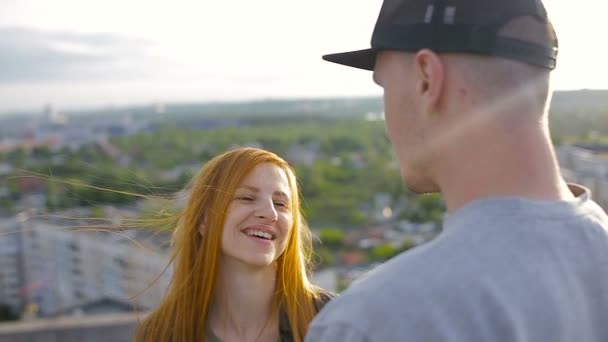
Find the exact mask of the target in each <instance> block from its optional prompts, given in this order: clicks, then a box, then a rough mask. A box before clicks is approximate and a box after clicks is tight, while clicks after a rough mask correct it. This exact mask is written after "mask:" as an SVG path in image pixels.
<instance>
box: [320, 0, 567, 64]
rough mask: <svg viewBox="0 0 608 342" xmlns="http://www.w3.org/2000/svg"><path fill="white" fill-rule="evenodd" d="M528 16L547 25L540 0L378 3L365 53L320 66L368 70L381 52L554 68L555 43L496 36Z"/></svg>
mask: <svg viewBox="0 0 608 342" xmlns="http://www.w3.org/2000/svg"><path fill="white" fill-rule="evenodd" d="M522 16H532V17H535V18H537V19H538V20H540V21H542V22H544V23H547V22H548V21H549V19H548V17H547V11H546V10H545V7H544V5H543V3H542V2H541V0H384V3H383V4H382V8H381V10H380V15H379V16H378V20H377V22H376V26H375V28H374V32H373V34H372V41H371V48H370V49H365V50H358V51H350V52H343V53H335V54H330V55H325V56H323V59H324V60H326V61H330V62H334V63H338V64H343V65H347V66H351V67H355V68H359V69H366V70H373V69H374V65H375V64H376V55H377V53H378V51H381V50H398V51H410V52H416V51H419V50H421V49H424V48H428V49H431V50H433V51H435V52H437V53H470V54H477V55H487V56H496V57H503V58H509V59H513V60H517V61H521V62H525V63H528V64H532V65H536V66H539V67H544V68H548V69H555V66H556V61H557V50H558V49H557V47H558V44H557V39H555V40H553V39H551V41H548V42H547V44H546V45H540V44H536V43H532V42H528V41H524V40H521V39H514V38H510V37H504V36H499V35H498V32H499V31H500V29H501V28H502V27H503V26H504V25H505V24H507V23H508V22H509V21H510V20H512V19H514V18H517V17H522Z"/></svg>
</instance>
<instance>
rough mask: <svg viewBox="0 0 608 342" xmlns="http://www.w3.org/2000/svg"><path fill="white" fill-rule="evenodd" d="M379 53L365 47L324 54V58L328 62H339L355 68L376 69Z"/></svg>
mask: <svg viewBox="0 0 608 342" xmlns="http://www.w3.org/2000/svg"><path fill="white" fill-rule="evenodd" d="M377 53H378V51H377V50H374V49H365V50H357V51H350V52H342V53H334V54H330V55H325V56H323V59H324V60H326V61H328V62H333V63H338V64H342V65H346V66H349V67H353V68H358V69H364V70H374V66H375V65H376V54H377Z"/></svg>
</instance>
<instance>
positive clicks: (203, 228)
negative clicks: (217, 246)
mask: <svg viewBox="0 0 608 342" xmlns="http://www.w3.org/2000/svg"><path fill="white" fill-rule="evenodd" d="M206 230H207V216H206V215H205V216H203V221H202V222H201V224H200V225H199V226H198V232H199V233H200V234H201V236H205V231H206Z"/></svg>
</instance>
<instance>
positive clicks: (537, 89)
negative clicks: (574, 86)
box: [445, 16, 556, 113]
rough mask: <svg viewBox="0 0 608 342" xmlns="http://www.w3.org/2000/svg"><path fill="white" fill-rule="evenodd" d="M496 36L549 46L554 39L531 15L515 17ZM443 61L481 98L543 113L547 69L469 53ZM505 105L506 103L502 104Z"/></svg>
mask: <svg viewBox="0 0 608 342" xmlns="http://www.w3.org/2000/svg"><path fill="white" fill-rule="evenodd" d="M498 34H499V36H503V37H508V38H514V39H519V40H523V41H528V42H531V43H536V44H539V45H543V46H547V47H548V46H552V44H551V43H552V42H553V41H554V40H555V39H556V34H555V31H554V30H553V26H552V25H551V23H550V22H541V21H540V20H538V19H537V18H534V17H531V16H522V17H518V18H515V19H513V20H511V21H509V22H508V23H507V24H505V25H504V26H503V27H502V28H501V30H499V31H498ZM445 60H446V61H447V62H448V63H449V64H450V65H451V66H452V67H453V68H454V70H456V72H459V73H460V74H461V77H462V79H464V80H465V82H466V83H467V84H468V85H469V86H470V87H471V89H472V90H473V91H475V92H476V93H477V94H478V95H479V97H480V98H487V99H493V98H496V97H497V96H500V97H501V98H503V99H509V100H508V101H507V102H509V103H511V102H513V103H515V104H517V103H519V104H521V105H524V104H525V105H530V106H534V108H539V109H541V111H540V113H544V112H545V111H546V109H547V103H548V101H549V97H550V70H549V69H546V68H542V67H538V66H534V65H530V64H526V63H523V62H519V61H514V60H510V59H505V58H500V57H491V56H479V55H470V54H446V55H445ZM505 105H506V104H505Z"/></svg>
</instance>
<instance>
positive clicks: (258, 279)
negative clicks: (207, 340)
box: [208, 260, 278, 341]
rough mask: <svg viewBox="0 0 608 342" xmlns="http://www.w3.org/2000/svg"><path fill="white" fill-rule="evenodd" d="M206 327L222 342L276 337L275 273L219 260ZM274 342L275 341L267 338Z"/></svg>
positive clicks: (265, 269) (272, 267)
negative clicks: (214, 290)
mask: <svg viewBox="0 0 608 342" xmlns="http://www.w3.org/2000/svg"><path fill="white" fill-rule="evenodd" d="M219 269H220V271H219V274H218V279H217V285H216V293H215V296H214V300H213V304H212V306H211V309H210V311H209V315H208V325H209V328H211V329H212V331H213V332H214V333H215V334H216V335H217V336H218V337H220V338H221V340H222V341H232V340H238V341H266V340H268V338H269V337H271V336H277V334H278V312H277V310H274V308H273V299H274V292H275V281H276V270H275V267H274V266H273V265H271V266H269V267H265V268H253V267H251V266H248V265H245V264H243V263H241V262H238V261H232V260H222V261H221V264H220V267H219ZM271 340H274V341H276V338H271Z"/></svg>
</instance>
